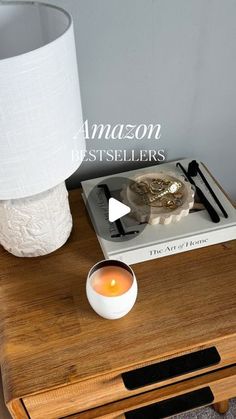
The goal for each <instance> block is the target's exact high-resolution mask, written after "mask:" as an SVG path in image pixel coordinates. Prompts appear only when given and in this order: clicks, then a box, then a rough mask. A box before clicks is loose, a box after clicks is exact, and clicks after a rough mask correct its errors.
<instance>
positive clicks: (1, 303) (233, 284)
mask: <svg viewBox="0 0 236 419" xmlns="http://www.w3.org/2000/svg"><path fill="white" fill-rule="evenodd" d="M70 198H71V209H72V214H73V220H74V228H73V233H72V235H71V237H70V239H69V241H68V242H67V243H66V244H65V245H64V246H63V247H62V248H61V249H59V250H58V251H56V252H54V253H53V254H51V255H48V256H44V257H40V258H36V259H20V258H19V259H18V258H16V257H14V256H12V255H10V254H8V253H7V252H6V251H4V250H3V249H1V251H0V272H1V273H0V315H1V322H0V325H1V326H0V327H1V330H0V332H1V365H2V375H3V386H4V393H5V398H6V401H7V402H9V401H12V400H15V399H19V398H23V397H27V396H32V395H33V394H37V393H40V392H46V391H47V390H53V389H56V388H59V387H63V386H68V385H70V384H75V383H78V382H81V381H82V380H91V379H93V378H95V377H101V376H103V375H104V376H106V375H109V374H114V373H117V374H120V372H121V371H125V370H128V369H132V368H134V367H137V366H139V365H143V364H148V363H151V362H156V361H157V360H161V359H163V358H166V357H173V356H175V355H176V354H179V353H184V352H187V351H194V350H197V349H200V348H201V347H204V346H208V345H211V344H213V343H214V344H216V343H219V342H222V341H223V340H225V339H229V338H230V337H231V338H233V337H234V336H236V303H235V301H236V281H235V279H236V257H235V256H236V242H235V241H234V242H228V243H226V244H219V245H216V246H210V247H207V248H203V249H199V250H194V251H191V252H187V253H184V254H179V255H173V256H169V257H165V258H161V259H157V260H153V261H149V262H144V263H141V264H136V265H133V268H134V270H135V273H136V276H137V280H138V286H139V294H138V299H137V302H136V304H135V306H134V308H133V310H132V311H131V312H130V313H129V314H128V315H127V316H126V317H124V318H122V319H120V320H115V321H109V320H104V319H102V318H100V317H99V316H97V315H96V313H95V312H94V311H93V310H92V309H91V307H90V306H89V303H88V301H87V299H86V295H85V283H86V277H87V273H88V270H89V269H90V267H91V266H92V265H93V264H94V263H96V262H97V261H99V260H100V259H103V255H102V252H101V249H100V247H99V244H98V241H97V239H96V236H95V234H94V231H93V228H92V226H91V224H90V221H89V219H88V216H87V214H86V212H85V210H84V204H83V202H82V198H81V195H80V190H75V191H73V192H71V193H70Z"/></svg>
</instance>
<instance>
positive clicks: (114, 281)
mask: <svg viewBox="0 0 236 419" xmlns="http://www.w3.org/2000/svg"><path fill="white" fill-rule="evenodd" d="M115 285H116V280H115V279H112V280H111V287H114V286H115Z"/></svg>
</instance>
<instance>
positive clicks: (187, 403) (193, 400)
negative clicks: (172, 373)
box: [125, 387, 214, 419]
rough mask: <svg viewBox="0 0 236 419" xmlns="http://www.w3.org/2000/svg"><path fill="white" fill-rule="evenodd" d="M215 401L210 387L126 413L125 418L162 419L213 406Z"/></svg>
mask: <svg viewBox="0 0 236 419" xmlns="http://www.w3.org/2000/svg"><path fill="white" fill-rule="evenodd" d="M213 401H214V396H213V394H212V391H211V389H210V387H204V388H201V389H200V390H195V391H191V392H190V393H186V394H182V395H181V396H177V397H173V398H171V399H168V400H164V401H162V402H159V403H154V404H151V405H149V406H145V407H141V408H139V409H135V410H130V411H129V412H126V413H125V417H126V419H162V418H167V417H169V416H172V415H177V414H178V413H182V412H186V411H188V410H192V409H196V408H197V407H202V406H205V405H207V404H211V403H212V402H213Z"/></svg>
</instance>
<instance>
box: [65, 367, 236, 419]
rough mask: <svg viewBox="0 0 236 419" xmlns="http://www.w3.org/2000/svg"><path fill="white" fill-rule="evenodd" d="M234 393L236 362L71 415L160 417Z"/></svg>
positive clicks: (77, 417)
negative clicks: (230, 365) (217, 369)
mask: <svg viewBox="0 0 236 419" xmlns="http://www.w3.org/2000/svg"><path fill="white" fill-rule="evenodd" d="M235 395H236V366H233V367H228V368H224V369H222V370H219V371H217V372H212V373H209V374H204V375H203V376H200V377H197V378H192V379H189V380H185V381H182V382H180V383H176V384H173V385H170V386H167V387H164V388H160V389H157V390H152V391H148V392H146V393H143V394H141V395H138V396H134V397H130V398H127V399H124V400H121V401H118V402H114V403H110V404H108V405H106V406H101V407H99V408H96V409H90V410H88V411H87V412H81V413H77V414H74V415H72V416H70V419H142V418H145V419H158V418H160V417H169V416H170V415H174V414H177V413H180V412H184V411H188V410H190V409H195V408H200V407H202V406H206V405H209V404H213V403H217V402H220V401H222V400H224V399H228V398H232V397H234V396H235ZM165 414H166V415H165ZM68 419H69V418H68Z"/></svg>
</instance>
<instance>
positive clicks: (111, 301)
mask: <svg viewBox="0 0 236 419" xmlns="http://www.w3.org/2000/svg"><path fill="white" fill-rule="evenodd" d="M86 293H87V298H88V301H89V303H90V305H91V307H92V308H93V309H94V311H96V313H97V314H99V315H100V316H102V317H104V318H106V319H119V318H120V317H123V316H125V315H126V314H127V313H128V312H129V311H130V310H131V308H132V307H133V305H134V303H135V300H136V298H137V281H136V277H135V275H134V272H133V270H132V269H131V268H130V266H128V265H126V264H125V263H123V262H120V261H116V260H103V261H101V262H98V263H97V264H96V265H94V266H93V267H92V269H91V270H90V271H89V274H88V277H87V284H86Z"/></svg>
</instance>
